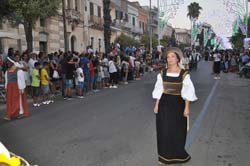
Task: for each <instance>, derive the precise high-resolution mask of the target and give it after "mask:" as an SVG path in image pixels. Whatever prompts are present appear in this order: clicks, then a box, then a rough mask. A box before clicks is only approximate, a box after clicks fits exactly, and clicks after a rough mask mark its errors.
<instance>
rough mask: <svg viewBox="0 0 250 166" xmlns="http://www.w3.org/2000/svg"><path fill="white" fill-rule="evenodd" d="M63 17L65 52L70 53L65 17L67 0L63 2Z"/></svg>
mask: <svg viewBox="0 0 250 166" xmlns="http://www.w3.org/2000/svg"><path fill="white" fill-rule="evenodd" d="M62 15H63V31H64V50H65V52H68V50H69V48H68V37H67V25H66V16H65V0H62Z"/></svg>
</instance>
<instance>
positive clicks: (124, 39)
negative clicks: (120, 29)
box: [115, 33, 139, 48]
mask: <svg viewBox="0 0 250 166" xmlns="http://www.w3.org/2000/svg"><path fill="white" fill-rule="evenodd" d="M117 42H119V43H120V44H121V45H122V47H123V48H126V47H127V46H139V41H137V40H135V39H134V38H132V37H130V36H127V35H125V34H124V33H122V34H121V35H120V36H119V37H118V38H117V39H116V40H115V43H117Z"/></svg>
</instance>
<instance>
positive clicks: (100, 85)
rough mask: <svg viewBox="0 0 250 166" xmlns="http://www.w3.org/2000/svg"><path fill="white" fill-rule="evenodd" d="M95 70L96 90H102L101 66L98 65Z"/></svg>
mask: <svg viewBox="0 0 250 166" xmlns="http://www.w3.org/2000/svg"><path fill="white" fill-rule="evenodd" d="M97 70H98V76H97V89H102V77H104V76H103V71H102V66H101V64H100V63H98V65H97Z"/></svg>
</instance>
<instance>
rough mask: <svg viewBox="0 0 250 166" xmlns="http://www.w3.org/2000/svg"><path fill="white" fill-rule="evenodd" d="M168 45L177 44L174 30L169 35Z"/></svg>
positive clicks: (174, 45)
mask: <svg viewBox="0 0 250 166" xmlns="http://www.w3.org/2000/svg"><path fill="white" fill-rule="evenodd" d="M170 45H171V46H172V47H176V46H177V43H176V38H175V30H173V31H172V35H171V39H170Z"/></svg>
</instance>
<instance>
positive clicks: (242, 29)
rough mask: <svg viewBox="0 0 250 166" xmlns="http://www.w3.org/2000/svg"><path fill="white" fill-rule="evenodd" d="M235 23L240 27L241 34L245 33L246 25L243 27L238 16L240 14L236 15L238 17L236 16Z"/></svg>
mask: <svg viewBox="0 0 250 166" xmlns="http://www.w3.org/2000/svg"><path fill="white" fill-rule="evenodd" d="M237 25H238V27H239V28H240V30H241V32H242V33H243V35H246V27H245V25H244V23H243V21H242V19H241V18H240V16H238V18H237Z"/></svg>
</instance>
